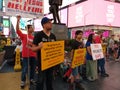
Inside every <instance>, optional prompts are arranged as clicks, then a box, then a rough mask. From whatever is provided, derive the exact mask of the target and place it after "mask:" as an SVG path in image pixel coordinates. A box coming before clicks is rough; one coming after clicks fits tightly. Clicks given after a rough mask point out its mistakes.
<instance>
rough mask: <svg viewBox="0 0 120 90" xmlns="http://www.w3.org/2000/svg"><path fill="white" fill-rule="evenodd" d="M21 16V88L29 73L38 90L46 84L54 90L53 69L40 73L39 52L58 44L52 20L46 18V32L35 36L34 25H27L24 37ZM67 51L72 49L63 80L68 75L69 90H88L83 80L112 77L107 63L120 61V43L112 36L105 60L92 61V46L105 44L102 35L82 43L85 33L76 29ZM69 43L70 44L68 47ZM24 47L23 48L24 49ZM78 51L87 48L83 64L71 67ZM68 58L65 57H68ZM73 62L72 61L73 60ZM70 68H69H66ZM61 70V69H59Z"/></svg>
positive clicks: (44, 22)
mask: <svg viewBox="0 0 120 90" xmlns="http://www.w3.org/2000/svg"><path fill="white" fill-rule="evenodd" d="M20 19H21V16H17V25H16V32H17V34H18V36H19V37H20V39H17V40H16V41H17V42H18V43H17V48H20V51H21V53H22V73H21V85H20V86H21V88H24V87H25V86H26V75H27V73H28V76H29V80H30V84H34V85H36V90H44V82H45V84H46V89H47V90H53V84H52V80H53V74H54V73H53V72H54V69H53V68H49V69H47V70H44V71H42V70H41V52H40V49H41V48H42V47H43V43H44V42H52V41H56V36H55V35H54V34H53V33H51V29H52V22H51V19H49V18H47V17H44V18H42V20H41V25H42V27H43V30H42V31H40V32H38V33H37V34H35V36H33V32H34V29H33V27H32V25H27V28H26V29H27V34H23V33H22V32H21V30H20V27H19V23H20ZM16 41H15V40H13V41H12V45H16V43H15V42H16ZM66 42H67V41H65V48H66V47H67V48H68V47H70V49H69V51H65V53H66V54H67V53H68V52H69V53H70V54H69V55H68V57H69V58H67V60H66V59H65V61H64V62H65V63H67V64H65V63H63V64H65V65H64V66H63V67H59V68H62V69H63V71H64V73H63V77H62V78H63V79H64V78H65V77H66V76H67V82H68V83H69V88H68V90H74V88H78V89H80V90H85V89H84V87H83V86H82V85H81V83H80V82H81V79H82V78H83V79H82V80H84V79H85V80H88V81H95V80H97V79H99V78H98V77H99V75H100V76H102V77H109V74H108V73H107V72H106V69H105V62H106V61H110V60H115V61H119V56H120V39H119V41H115V40H114V35H111V37H110V39H109V41H108V43H107V45H106V46H108V47H106V53H104V58H101V59H98V60H93V57H92V52H91V47H90V45H91V44H101V45H102V44H103V39H102V33H97V34H96V33H91V34H90V35H89V36H88V38H87V41H86V42H84V41H83V31H81V30H77V31H76V32H75V38H74V39H73V40H72V42H70V43H66ZM66 44H69V45H66ZM21 48H22V49H21ZM79 48H86V56H85V63H84V65H81V66H78V67H75V68H71V62H72V58H73V55H74V51H75V50H76V49H79ZM66 57H67V56H65V58H66ZM70 60H71V61H70ZM66 67H67V68H66ZM36 70H37V79H36V81H35V78H34V77H35V72H36ZM59 70H61V69H59Z"/></svg>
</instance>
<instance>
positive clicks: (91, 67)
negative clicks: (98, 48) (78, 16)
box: [86, 34, 98, 81]
mask: <svg viewBox="0 0 120 90" xmlns="http://www.w3.org/2000/svg"><path fill="white" fill-rule="evenodd" d="M94 40H95V36H94V34H90V35H89V37H88V40H87V43H86V76H87V79H88V80H90V81H94V80H96V79H97V78H98V75H97V61H96V60H93V58H92V53H91V48H90V45H91V44H94Z"/></svg>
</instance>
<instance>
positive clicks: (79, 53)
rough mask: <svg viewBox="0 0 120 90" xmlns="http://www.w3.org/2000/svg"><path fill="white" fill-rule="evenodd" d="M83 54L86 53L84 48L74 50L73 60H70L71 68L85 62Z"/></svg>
mask: <svg viewBox="0 0 120 90" xmlns="http://www.w3.org/2000/svg"><path fill="white" fill-rule="evenodd" d="M85 54H86V49H85V48H82V49H76V50H75V51H74V55H73V60H72V68H75V67H77V66H80V65H82V64H84V63H85Z"/></svg>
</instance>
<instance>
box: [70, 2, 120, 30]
mask: <svg viewBox="0 0 120 90" xmlns="http://www.w3.org/2000/svg"><path fill="white" fill-rule="evenodd" d="M98 5H99V6H100V7H98ZM119 10H120V4H119V3H114V2H108V1H104V0H88V1H86V2H82V3H79V4H78V5H74V6H71V7H69V14H68V27H69V28H71V27H77V26H85V25H105V26H116V27H120V23H119V21H120V18H119V17H120V12H119Z"/></svg>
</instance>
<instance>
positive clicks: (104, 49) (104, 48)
mask: <svg viewBox="0 0 120 90" xmlns="http://www.w3.org/2000/svg"><path fill="white" fill-rule="evenodd" d="M102 49H103V53H104V54H106V46H105V45H103V46H102Z"/></svg>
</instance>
